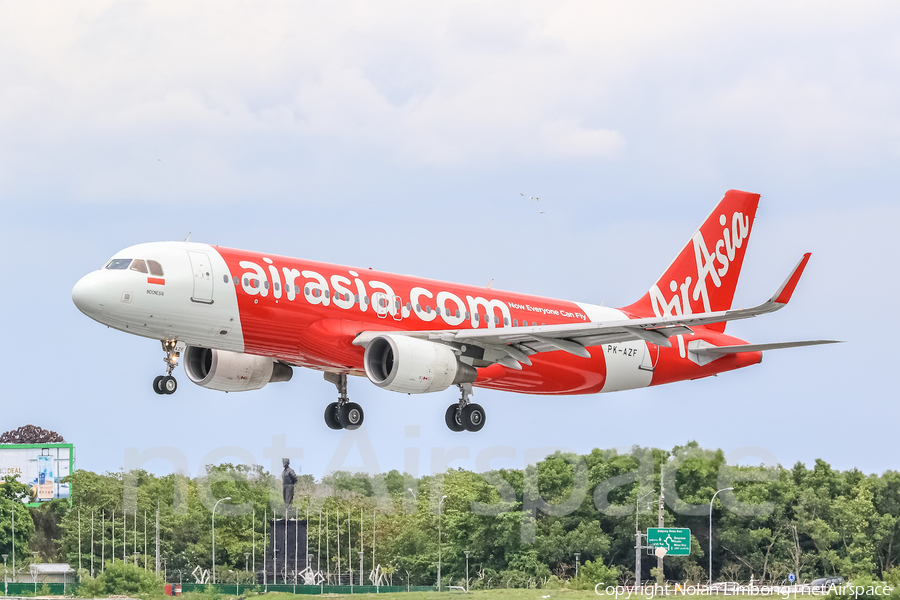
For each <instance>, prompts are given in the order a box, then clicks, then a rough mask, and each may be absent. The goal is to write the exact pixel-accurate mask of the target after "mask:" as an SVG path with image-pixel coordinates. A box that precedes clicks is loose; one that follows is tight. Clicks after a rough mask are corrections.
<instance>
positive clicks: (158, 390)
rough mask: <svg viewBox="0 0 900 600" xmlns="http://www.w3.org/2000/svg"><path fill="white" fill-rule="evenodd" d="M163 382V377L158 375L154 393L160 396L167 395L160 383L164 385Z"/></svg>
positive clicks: (154, 381)
mask: <svg viewBox="0 0 900 600" xmlns="http://www.w3.org/2000/svg"><path fill="white" fill-rule="evenodd" d="M162 380H163V375H157V376H156V377H155V378H154V379H153V391H154V392H156V393H157V394H159V395H163V394H165V392H164V391H163V389H162V386H161V385H160V383H162Z"/></svg>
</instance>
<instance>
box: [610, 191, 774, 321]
mask: <svg viewBox="0 0 900 600" xmlns="http://www.w3.org/2000/svg"><path fill="white" fill-rule="evenodd" d="M758 204H759V194H751V193H749V192H741V191H738V190H729V191H728V192H726V193H725V197H724V198H722V201H721V202H719V204H718V206H716V208H715V210H713V212H712V213H711V214H710V215H709V217H707V219H706V221H704V222H703V225H701V226H700V229H698V230H697V231H696V232H695V233H694V235H693V236H691V239H690V240H689V241H688V243H687V245H686V246H685V247H684V249H683V250H682V251H681V253H679V254H678V256H677V257H676V258H675V260H674V261H672V264H671V265H669V268H668V269H666V271H665V273H663V275H662V277H660V278H659V280H658V281H657V282H656V283H655V284H654V285H653V287H651V288H650V291H648V292H647V293H646V294H644V296H643V297H642V298H641V299H640V300H638V301H637V302H635V303H634V304H632V305H630V306H626V307H625V308H623V309H622V310H624V311H625V312H628V313H631V314H632V315H635V316H640V317H650V316H654V315H655V316H657V317H662V316H670V315H687V314H696V313H702V312H714V311H720V310H728V309H729V308H731V302H732V300H733V299H734V291H735V289H736V288H737V282H738V277H739V276H740V274H741V266H743V264H744V253H745V252H746V251H747V243H748V241H749V238H750V232H751V230H752V228H753V221H754V218H755V217H756V207H757V206H758ZM709 328H710V329H715V330H717V331H723V330H724V329H725V323H717V324H715V325H710V326H709Z"/></svg>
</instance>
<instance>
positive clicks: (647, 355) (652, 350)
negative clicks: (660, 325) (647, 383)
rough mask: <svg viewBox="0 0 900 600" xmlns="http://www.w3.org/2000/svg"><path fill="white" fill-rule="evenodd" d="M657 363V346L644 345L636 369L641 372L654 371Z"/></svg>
mask: <svg viewBox="0 0 900 600" xmlns="http://www.w3.org/2000/svg"><path fill="white" fill-rule="evenodd" d="M658 362H659V346H657V345H656V344H649V343H646V342H645V343H644V352H643V356H642V357H641V364H640V365H639V366H638V369H640V370H641V371H655V370H656V363H658Z"/></svg>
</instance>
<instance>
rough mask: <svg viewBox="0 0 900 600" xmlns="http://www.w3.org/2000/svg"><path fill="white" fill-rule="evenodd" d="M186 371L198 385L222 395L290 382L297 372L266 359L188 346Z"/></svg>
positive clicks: (185, 355)
mask: <svg viewBox="0 0 900 600" xmlns="http://www.w3.org/2000/svg"><path fill="white" fill-rule="evenodd" d="M184 371H185V373H187V376H188V379H190V380H191V381H193V382H194V383H196V384H197V385H199V386H201V387H205V388H209V389H211V390H218V391H220V392H246V391H249V390H258V389H262V388H263V387H265V385H266V384H267V383H275V382H276V381H290V380H291V377H292V376H293V374H294V371H293V370H292V369H291V367H289V366H288V365H285V364H282V363H279V362H275V359H273V358H269V357H267V356H256V355H253V354H241V353H239V352H228V351H226V350H210V349H209V348H200V347H197V346H189V347H188V348H187V350H186V351H185V353H184Z"/></svg>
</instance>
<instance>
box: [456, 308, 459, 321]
mask: <svg viewBox="0 0 900 600" xmlns="http://www.w3.org/2000/svg"><path fill="white" fill-rule="evenodd" d="M456 318H457V319H458V318H459V310H458V309H457V311H456Z"/></svg>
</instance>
